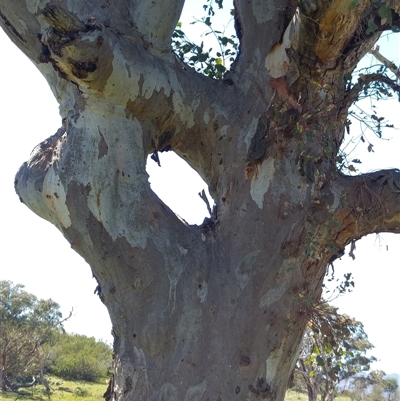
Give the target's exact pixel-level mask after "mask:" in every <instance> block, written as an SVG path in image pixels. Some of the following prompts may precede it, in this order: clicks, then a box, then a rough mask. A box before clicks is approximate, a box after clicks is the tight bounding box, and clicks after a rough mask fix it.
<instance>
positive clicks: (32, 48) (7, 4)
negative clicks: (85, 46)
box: [0, 0, 132, 63]
mask: <svg viewBox="0 0 400 401" xmlns="http://www.w3.org/2000/svg"><path fill="white" fill-rule="evenodd" d="M49 9H54V10H63V12H61V13H58V16H57V15H56V14H57V13H56V12H55V19H53V21H51V19H49V18H46V14H47V15H48V10H49ZM62 16H64V17H66V18H67V17H68V16H69V19H70V20H72V19H74V20H75V21H80V23H81V24H88V23H89V24H92V25H93V24H95V23H96V24H100V25H103V26H107V27H110V28H111V29H113V30H115V31H117V32H120V33H124V34H131V33H132V26H131V23H130V21H129V18H128V16H129V10H128V8H127V5H126V0H115V1H113V3H112V5H109V6H107V5H106V6H105V7H99V4H98V1H96V0H88V1H84V2H82V1H67V0H63V1H40V2H39V1H38V2H31V1H26V2H18V4H17V3H16V2H14V1H12V0H0V26H1V27H2V28H3V29H4V31H5V32H6V33H7V35H8V36H9V37H10V39H11V40H12V41H13V42H14V43H15V44H16V45H17V46H18V47H19V48H20V49H21V50H22V51H23V52H24V53H25V54H26V55H27V56H28V57H29V58H30V59H31V60H33V61H34V62H36V63H37V62H40V58H41V52H42V44H41V41H40V38H41V36H42V34H43V33H44V32H45V31H46V30H47V29H49V27H53V28H54V23H56V21H57V19H58V20H59V18H60V17H62ZM65 33H67V31H65Z"/></svg>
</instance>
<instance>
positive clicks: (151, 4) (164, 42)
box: [129, 0, 185, 51]
mask: <svg viewBox="0 0 400 401" xmlns="http://www.w3.org/2000/svg"><path fill="white" fill-rule="evenodd" d="M184 3H185V0H163V1H154V0H130V1H129V8H130V11H131V15H132V18H133V23H134V25H135V27H136V29H137V31H138V33H139V34H140V35H141V36H142V38H143V39H144V40H145V42H146V43H147V44H148V45H149V46H150V47H155V48H157V49H160V50H165V51H170V49H171V36H172V33H173V31H174V29H175V27H176V24H177V22H178V19H179V17H180V15H181V12H182V8H183V5H184Z"/></svg>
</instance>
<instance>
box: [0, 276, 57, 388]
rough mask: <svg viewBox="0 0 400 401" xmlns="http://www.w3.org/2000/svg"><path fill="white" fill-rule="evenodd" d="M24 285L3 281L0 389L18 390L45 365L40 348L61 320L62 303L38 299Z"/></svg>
mask: <svg viewBox="0 0 400 401" xmlns="http://www.w3.org/2000/svg"><path fill="white" fill-rule="evenodd" d="M23 288H24V286H23V285H20V284H17V285H13V283H12V282H11V281H0V371H1V373H2V374H1V375H0V388H1V389H3V390H7V389H15V388H18V387H20V386H21V385H23V384H24V383H25V382H26V380H25V379H27V378H29V381H31V379H32V376H34V375H36V374H38V372H39V370H40V368H41V367H42V366H43V355H42V354H41V352H40V350H41V347H43V346H44V345H45V344H47V343H49V342H50V341H51V340H52V338H53V336H54V335H55V333H56V332H57V330H58V329H59V328H60V326H61V323H62V314H61V312H60V310H59V308H60V307H59V305H58V304H57V303H56V302H54V301H52V300H51V299H48V300H43V299H38V298H36V297H35V296H34V295H32V294H30V293H28V292H26V291H24V290H23Z"/></svg>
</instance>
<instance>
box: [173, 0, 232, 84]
mask: <svg viewBox="0 0 400 401" xmlns="http://www.w3.org/2000/svg"><path fill="white" fill-rule="evenodd" d="M216 4H217V5H218V7H219V8H220V9H221V8H222V0H216ZM203 9H204V11H205V13H206V16H205V17H202V18H200V19H197V20H195V21H193V22H191V24H203V25H204V26H205V27H206V28H207V33H206V34H205V36H208V35H212V36H213V37H214V38H215V41H216V43H217V44H218V50H217V51H213V49H212V48H209V49H208V50H205V49H204V42H201V44H200V45H197V44H195V43H194V42H192V41H191V40H190V39H189V38H188V37H187V36H186V34H185V33H184V32H183V30H182V22H179V23H178V25H177V27H176V29H175V31H174V33H173V35H172V47H173V49H174V51H175V53H176V54H177V55H178V56H179V58H180V59H182V60H183V61H185V62H186V63H187V64H188V65H189V66H191V67H193V68H195V69H196V71H198V72H201V73H203V74H204V75H206V76H208V77H210V78H215V79H222V78H223V77H224V75H225V72H226V71H227V68H228V67H229V65H230V64H231V63H232V62H233V61H234V60H235V58H236V55H237V51H238V46H239V42H238V39H237V37H236V36H235V35H229V36H226V35H225V30H216V29H214V28H213V26H212V23H213V21H212V18H213V17H214V16H215V11H214V6H213V0H208V1H207V3H206V4H205V5H204V6H203Z"/></svg>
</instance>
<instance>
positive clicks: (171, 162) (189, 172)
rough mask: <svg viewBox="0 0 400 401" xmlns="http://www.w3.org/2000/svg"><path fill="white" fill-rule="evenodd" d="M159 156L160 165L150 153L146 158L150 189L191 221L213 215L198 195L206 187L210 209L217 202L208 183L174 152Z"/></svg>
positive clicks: (195, 221) (196, 221)
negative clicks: (209, 189) (210, 191)
mask: <svg viewBox="0 0 400 401" xmlns="http://www.w3.org/2000/svg"><path fill="white" fill-rule="evenodd" d="M159 157H160V165H161V166H159V165H158V163H157V162H156V161H154V160H152V159H151V156H149V157H148V159H147V164H146V171H147V173H148V174H149V176H150V177H149V182H150V186H151V189H152V190H153V191H154V192H155V193H156V194H157V196H158V197H159V198H160V199H161V200H162V201H163V202H164V203H165V204H166V205H167V206H168V207H169V208H170V209H171V210H172V211H173V212H174V213H176V214H177V215H178V216H180V217H181V218H183V219H184V220H186V221H187V222H188V223H189V224H198V225H200V224H202V222H203V220H204V218H206V217H210V213H209V211H208V207H207V204H206V202H205V201H204V200H203V199H202V198H201V197H200V195H199V194H201V192H202V191H203V190H204V192H205V194H206V196H207V199H208V202H209V204H210V207H211V209H212V207H213V204H214V200H213V198H212V197H211V195H210V193H209V191H208V186H207V184H206V183H205V182H204V181H203V179H202V178H201V177H200V175H199V174H198V173H197V172H196V171H195V170H193V169H192V168H191V167H190V166H189V164H188V163H187V162H186V161H184V160H183V159H182V158H180V157H179V156H178V155H177V154H176V153H175V152H173V151H170V152H164V153H162V154H161V155H160V156H159Z"/></svg>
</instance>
